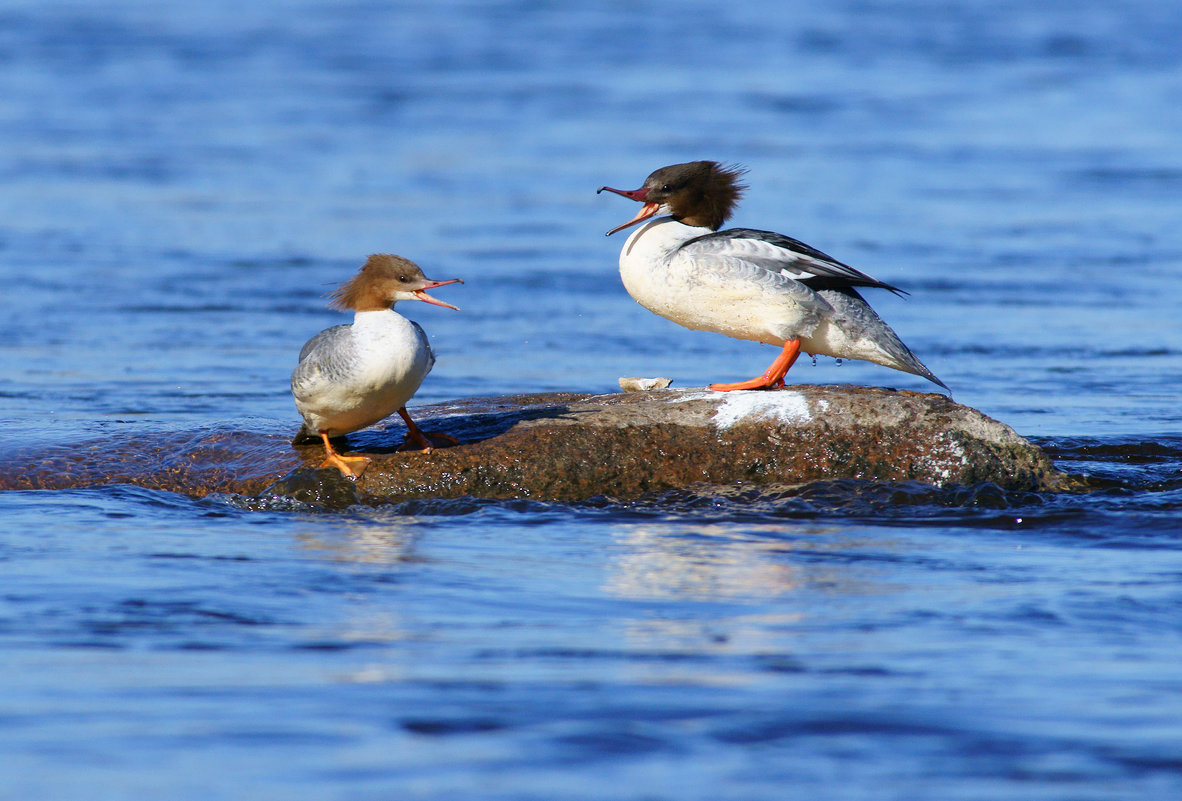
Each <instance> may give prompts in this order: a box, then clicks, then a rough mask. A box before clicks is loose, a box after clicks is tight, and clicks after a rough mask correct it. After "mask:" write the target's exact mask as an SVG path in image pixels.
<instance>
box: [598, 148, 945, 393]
mask: <svg viewBox="0 0 1182 801" xmlns="http://www.w3.org/2000/svg"><path fill="white" fill-rule="evenodd" d="M738 174H739V173H738V172H737V171H727V170H725V169H723V168H721V167H719V166H718V165H717V164H716V163H715V162H691V163H689V164H684V165H673V166H671V167H664V168H662V169H660V170H657V171H656V172H654V173H653V174H652V175H650V176H649V178H648V179H647V180H646V181H645V185H644V186H643V187H642V188H641V189H638V190H634V191H632V192H621V191H620V190H614V189H609V191H613V192H616V193H617V194H621V195H624V196H626V197H630V198H632V199H634V200H640V201H643V202H644V203H645V206H644V207H643V208H642V210H641V212H640V213H639V214H637V216H636V217H635V218H634V219H633V220H631V221H629V222H628V223H625V224H624V225H623V226H620V227H619V228H616V229H614V230H613V231H612V232H610V233H614V232H615V231H618V230H620V229H622V228H626V227H628V226H630V225H634V224H636V223H637V222H640V223H641V225H640V227H639V228H637V229H636V230H635V231H634V232H632V234H631V235H630V236H629V237H628V239H627V241H626V242H625V243H624V246H623V248H622V249H621V251H620V278H621V280H622V281H623V284H624V288H625V289H627V291H628V294H630V295H631V296H632V298H633V299H634V300H635V301H636V302H637V303H639V304H640V305H641V306H644V307H645V308H646V309H648V310H649V311H652V312H653V313H655V314H658V315H660V316H662V317H665V318H666V319H668V320H671V321H673V322H675V323H677V324H679V325H682V326H685V327H686V328H690V329H694V330H698V331H711V332H714V333H719V334H725V335H726V336H730V337H734V338H735V339H743V340H750V341H754V342H762V343H765V344H769V345H775V346H779V347H782V348H785V354H784V356H783V359H784V361H785V362H786V363H787V366H788V367H790V366H791V363H792V362H793V361H794V360H795V358H796V355H797V354H798V353H799V352H800V351H804V352H806V353H809V354H812V355H826V356H833V357H837V358H848V359H861V360H864V361H869V362H874V363H876V364H881V365H884V366H886V367H891V368H893V369H896V370H901V371H903V372H908V373H913V374H915V375H919V376H922V377H924V378H926V379H928V380H929V381H932V382H933V383H936V384H938V385H939V386H941V387H944V388H945V389H947V387H946V386H945V385H944V383H943V382H941V381H940V380H939V379H938V378H936V377H935V375H933V374H932V373H931V371H930V370H928V368H927V367H926V366H925V365H924V364H923V363H922V362H921V361H920V360H919V359H918V358H917V357H916V356H915V355H914V354H913V353H912V352H911V351H910V349H908V348H907V346H906V345H904V344H903V342H902V340H901V339H900V338H899V336H898V335H897V334H896V333H895V332H894V330H893V329H891V327H890V326H889V325H887V324H886V322H884V321H883V320H882V318H880V317H879V316H878V314H877V313H875V311H874V310H873V309H872V308H871V307H870V305H869V304H868V303H867V302H866V301H865V299H864V298H863V297H862V296H861V294H860V293H859V292H858V288H867V287H869V288H880V289H886V290H889V291H891V292H895V293H900V294H901V293H902V291H901V290H899V289H898V288H897V287H894V286H891V285H890V284H886V283H884V282H882V281H879V280H878V279H876V278H873V277H871V276H869V275H867V274H865V273H863V272H861V271H859V270H856V269H854V268H853V267H850V266H849V265H846V264H843V263H841V262H839V261H837V260H836V259H834V258H832V257H830V256H828V255H827V254H825V253H823V252H821V251H819V250H817V249H816V248H813V247H811V246H809V245H806V244H804V243H803V242H800V241H799V240H796V239H792V238H791V237H787V236H784V235H782V234H777V233H773V232H770V231H760V230H755V229H749V228H733V229H728V230H717V229H718V228H719V227H720V226H721V224H722V222H723V221H725V219H726V218H727V217H728V216H729V214H730V211H731V209H732V207H733V205H734V203H735V201H736V199H737V197H738V194H739V192H740V190H741V189H742V187H741V186H739V185H738V184H737V182H736V178H737V175H738ZM605 188H607V187H605ZM712 194H713V195H714V197H711V195H712ZM662 210H664V211H666V212H670V213H669V214H668V215H667V216H661V217H657V216H655V215H656V214H657V213H658V212H660V211H662ZM789 349H793V352H792V353H791V354H789V353H788V350H789ZM781 366H782V365H781ZM786 369H787V367H785V368H784V371H785V372H786ZM769 372H778V368H777V371H771V369H770V368H769ZM753 382H754V383H753ZM753 382H742V383H741V384H734V385H729V384H716V385H712V386H713V388H715V389H724V390H725V389H755V388H768V387H771V386H779V385H782V383H783V374H782V373H780V374H779V375H773V376H772V378H771V379H770V380H769V381H768V382H763V383H760V382H758V381H755V380H753Z"/></svg>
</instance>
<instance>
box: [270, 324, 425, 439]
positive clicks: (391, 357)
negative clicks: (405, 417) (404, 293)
mask: <svg viewBox="0 0 1182 801" xmlns="http://www.w3.org/2000/svg"><path fill="white" fill-rule="evenodd" d="M434 365H435V354H434V353H433V352H432V351H431V345H430V343H429V342H428V341H427V335H426V333H425V332H424V331H423V329H422V326H420V325H419V324H418V323H415V322H412V321H411V320H408V319H406V318H405V317H403V316H402V315H401V314H399V313H398V312H396V311H394V310H393V309H384V310H381V311H363V312H357V313H356V314H355V315H354V318H353V323H352V325H337V326H333V327H332V328H328V329H325V330H324V331H321V332H320V333H319V334H317V335H316V336H314V337H312V338H311V339H310V340H308V342H307V343H306V344H305V345H304V347H303V349H302V350H301V351H300V359H299V364H297V365H296V368H295V370H294V371H293V372H292V374H291V391H292V395H293V396H294V398H295V405H296V409H297V410H298V411H299V413H300V414H301V415H302V416H303V418H304V427H303V429H301V432H300V433H301V434H303V435H307V436H318V435H319V434H320V433H322V432H323V433H325V434H327V435H328V436H329V437H339V436H341V435H343V434H348V433H350V432H353V431H359V430H361V429H363V428H366V427H368V426H371V425H373V424H374V423H377V422H379V421H381V420H383V419H385V418H387V417H389V416H390V415H392V414H394V413H395V412H397V411H398V410H399V409H401V408H402V407H404V406H406V404H407V402H408V401H409V400H410V399H411V398H412V397H414V394H415V393H416V392H417V391H418V389H419V387H420V386H422V383H423V379H425V378H426V377H427V374H428V373H430V372H431V368H432V367H433V366H434Z"/></svg>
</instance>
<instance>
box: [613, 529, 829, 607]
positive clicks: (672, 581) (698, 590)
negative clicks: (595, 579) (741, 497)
mask: <svg viewBox="0 0 1182 801" xmlns="http://www.w3.org/2000/svg"><path fill="white" fill-rule="evenodd" d="M788 530H789V527H788V526H779V525H763V526H752V527H750V528H749V529H748V531H750V532H754V533H758V534H761V535H764V536H762V537H760V538H756V537H751V536H747V535H736V533H735V531H734V526H727V525H711V524H695V523H646V524H642V525H625V526H617V527H615V529H614V530H613V534H612V536H613V539H614V540H615V541H616V542H617V544H619V545H621V546H624V553H623V555H622V556H620V557H619V558H618V559H617V560H616V562H615V563H614V564H613V565H612V566H611V570H612V572H611V575H610V576H609V577H608V580H607V581H606V582H605V584H604V589H605V590H606V591H607V592H609V593H611V594H613V595H616V596H618V597H621V598H631V599H637V600H639V599H648V598H653V599H678V598H682V599H687V600H722V599H730V600H742V599H752V600H758V599H761V598H770V597H774V596H777V595H783V594H786V593H789V592H791V591H792V590H794V589H795V588H796V587H797V586H799V583H800V581H801V577H800V572H799V568H798V567H797V566H795V565H792V564H789V563H788V562H787V561H786V560H785V559H784V555H785V554H786V553H788V552H791V551H792V550H794V549H796V548H797V547H799V540H798V539H796V538H797V537H799V536H801V535H802V534H804V535H806V536H807V534H809V533H817V532H809V531H803V532H802V531H801V530H800V529H792V537H793V538H791V539H789V538H787V537H786V532H787V531H788Z"/></svg>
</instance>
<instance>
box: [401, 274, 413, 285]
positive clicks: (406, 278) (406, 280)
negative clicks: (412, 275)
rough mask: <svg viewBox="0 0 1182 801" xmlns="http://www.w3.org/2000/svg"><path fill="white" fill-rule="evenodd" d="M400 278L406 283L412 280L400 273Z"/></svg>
mask: <svg viewBox="0 0 1182 801" xmlns="http://www.w3.org/2000/svg"><path fill="white" fill-rule="evenodd" d="M398 280H399V281H401V282H402V283H404V284H405V283H408V282H409V281H410V279H409V278H408V277H406V276H405V275H400V276H398Z"/></svg>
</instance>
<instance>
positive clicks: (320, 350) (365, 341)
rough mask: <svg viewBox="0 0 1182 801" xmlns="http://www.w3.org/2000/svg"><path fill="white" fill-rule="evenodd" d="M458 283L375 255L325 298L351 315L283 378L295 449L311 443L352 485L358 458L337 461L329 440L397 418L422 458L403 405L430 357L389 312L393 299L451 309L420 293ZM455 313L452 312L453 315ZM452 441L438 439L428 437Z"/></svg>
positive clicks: (360, 464)
mask: <svg viewBox="0 0 1182 801" xmlns="http://www.w3.org/2000/svg"><path fill="white" fill-rule="evenodd" d="M455 283H463V282H462V281H460V279H458V278H453V279H451V280H450V281H432V280H430V279H428V278H427V277H426V276H424V275H423V271H422V270H421V269H419V266H418V265H417V264H415V263H414V262H412V261H409V260H407V259H404V258H402V257H401V256H391V255H389V254H385V253H382V254H376V255H373V256H370V257H369V260H368V261H366V262H365V265H364V266H362V268H361V270H360V271H359V272H358V273H357V275H355V276H354V277H353V278H352V279H350V280H349V281H347V282H345V283H344V284H342V285H341V286H340V288H339V289H337V290H336V292H334V293H333V294H332V296H331V303H330V305H331V306H332V307H333V308H335V309H340V310H342V311H347V310H350V309H351V310H352V311H353V312H354V315H353V323H352V324H351V325H338V326H333V327H332V328H328V329H325V330H324V331H321V332H320V333H319V334H317V335H316V336H314V337H312V338H311V339H309V340H308V341H307V343H306V344H305V345H304V347H303V349H302V350H301V351H300V361H299V364H298V365H296V368H295V370H294V371H293V372H292V374H291V392H292V395H294V396H295V403H296V408H297V409H298V410H299V412H300V414H301V415H303V417H304V425H303V427H302V428H301V429H300V431H299V433H298V434H296V438H295V442H296V443H300V442H306V441H308V440H315V439H317V438H319V439H320V440H322V441H323V442H324V450H325V453H326V455H327V458H326V459H325V460H324V463H323V464H321V465H320V466H321V467H328V466H330V465H331V466H333V467H336V468H337V469H338V470H340V471H341V473H343V474H344V475H345V476H347V477H348V478H352V479H356V478H357V477H358V476H360V475H361V473H362V472H364V470H365V468H366V467H367V466H368V465H369V459H366V458H365V457H363V456H341V455H340V454H338V453H337V452H336V451H335V450H333V447H332V443H331V442H329V440H330V439H332V438H333V437H339V436H342V435H344V434H348V433H349V432H351V431H358V430H360V429H362V428H365V427H366V426H371V425H373V424H374V423H376V422H378V421H379V420H382V419H384V418H386V417H389V416H390V415H392V414H394V413H395V412H397V413H398V414H399V415H400V416H401V417H402V419H403V421H404V422H405V423H406V428H407V431H408V432H409V434H408V437H407V441H408V442H412V441H413V442H414V443H416V444H417V445H419V447H421V448H423V449H424V450H425V451H426V452H427V453H430V452H431V442H430V440H429V439H428V438H427V436H426V435H425V434H423V432H422V431H420V430H419V427H418V426H416V425H415V423H414V421H413V420H411V418H410V415H409V414H408V413H407V411H406V403H407V401H409V400H410V399H411V397H412V396H413V395H414V394H415V392H417V391H418V388H419V386H420V385H421V384H422V383H423V379H424V378H426V377H427V373H429V372H431V367H432V366H433V365H434V364H435V354H433V353H432V352H431V345H430V344H429V343H428V342H427V335H426V334H425V333H424V332H423V329H422V327H421V326H420V325H419V324H418V323H415V322H412V321H411V320H408V319H406V318H405V317H403V316H402V315H401V314H398V313H397V312H395V311H394V309H393V306H394V304H395V303H397V302H398V301H400V300H421V301H423V302H424V303H431V304H434V305H436V306H443V307H445V308H448V309H456V307H455V306H453V305H451V304H450V303H444V302H443V301H442V300H438V299H436V298H433V297H431V296H430V295H428V294H427V292H426V290H428V289H434V288H436V287H440V286H446V285H447V284H455ZM457 310H458V309H457ZM435 436H439V437H441V438H443V439H447V440H450V441H451V442H455V440H454V439H453V438H451V437H447V436H446V435H435Z"/></svg>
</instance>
